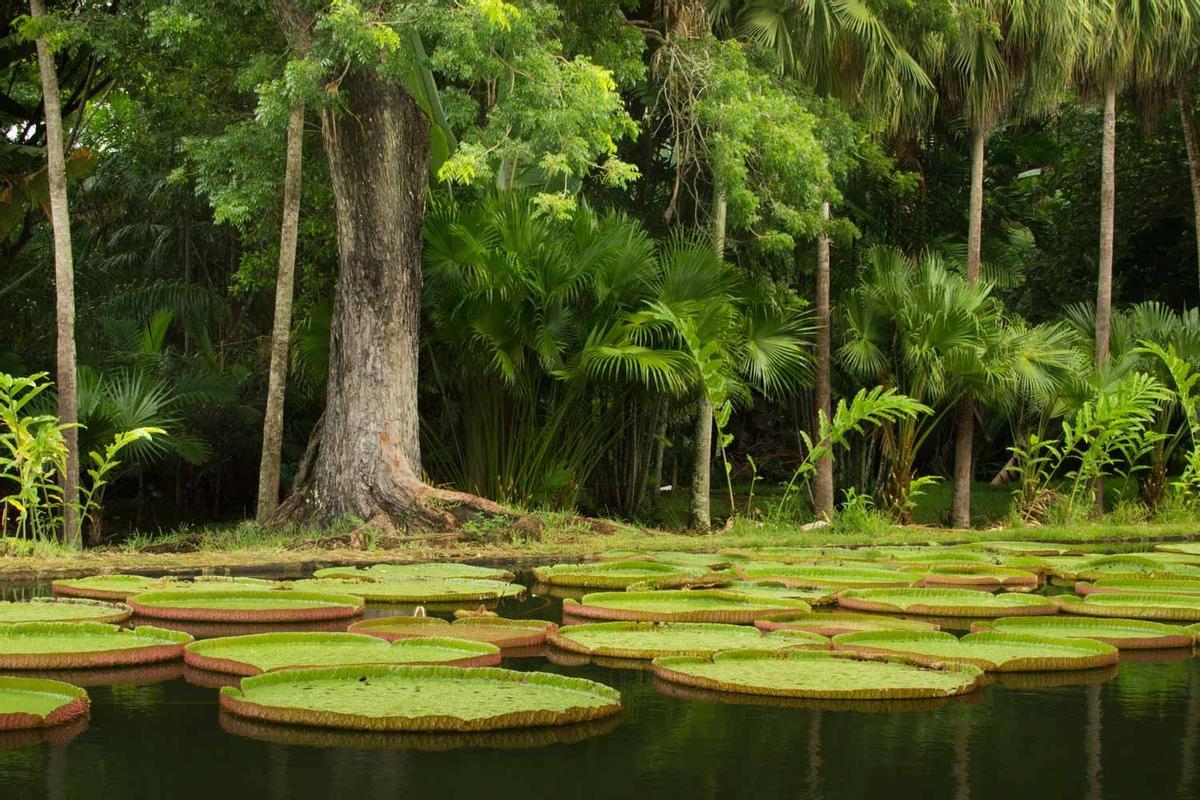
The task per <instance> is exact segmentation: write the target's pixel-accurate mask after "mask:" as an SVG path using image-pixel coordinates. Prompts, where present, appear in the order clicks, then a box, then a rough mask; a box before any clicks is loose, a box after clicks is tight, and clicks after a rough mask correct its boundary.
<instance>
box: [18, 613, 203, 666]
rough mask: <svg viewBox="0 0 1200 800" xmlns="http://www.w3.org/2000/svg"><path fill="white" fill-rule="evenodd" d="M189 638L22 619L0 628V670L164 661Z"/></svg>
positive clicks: (98, 624)
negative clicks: (20, 622)
mask: <svg viewBox="0 0 1200 800" xmlns="http://www.w3.org/2000/svg"><path fill="white" fill-rule="evenodd" d="M190 641H192V637H191V636H188V635H187V634H186V633H179V632H178V631H168V630H164V629H162V628H153V627H150V626H142V627H139V628H134V629H133V630H129V629H127V628H119V627H117V626H116V625H107V624H105V623H102V622H28V623H22V624H18V625H5V626H0V669H87V668H95V667H115V666H124V665H128V664H150V663H154V662H156V661H170V660H172V659H176V658H179V657H181V656H182V655H183V647H184V645H186V644H187V643H188V642H190Z"/></svg>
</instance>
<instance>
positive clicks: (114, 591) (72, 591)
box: [50, 573, 172, 600]
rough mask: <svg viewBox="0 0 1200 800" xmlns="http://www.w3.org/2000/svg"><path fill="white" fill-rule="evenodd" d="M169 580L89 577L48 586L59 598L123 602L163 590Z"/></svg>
mask: <svg viewBox="0 0 1200 800" xmlns="http://www.w3.org/2000/svg"><path fill="white" fill-rule="evenodd" d="M171 582H172V579H171V578H150V577H147V576H145V575H124V574H121V573H114V574H111V575H90V576H88V577H86V578H65V579H63V580H57V581H54V582H52V583H51V584H50V590H51V591H52V592H54V594H56V595H59V596H61V597H88V598H91V599H93V600H125V599H127V598H128V597H130V596H131V595H135V594H138V593H140V592H148V591H150V590H151V589H163V588H166V587H167V586H170V585H171Z"/></svg>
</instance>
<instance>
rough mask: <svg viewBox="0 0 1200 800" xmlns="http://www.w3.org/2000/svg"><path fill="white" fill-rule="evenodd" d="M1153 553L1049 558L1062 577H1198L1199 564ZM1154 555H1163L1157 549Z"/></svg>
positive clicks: (1096, 578) (1055, 573)
mask: <svg viewBox="0 0 1200 800" xmlns="http://www.w3.org/2000/svg"><path fill="white" fill-rule="evenodd" d="M1151 555H1153V554H1148V553H1139V554H1136V555H1131V554H1126V555H1115V556H1096V557H1093V558H1085V559H1081V560H1066V559H1061V560H1052V561H1051V564H1052V565H1053V566H1052V570H1051V571H1052V573H1053V574H1054V575H1055V576H1056V577H1058V578H1061V579H1063V580H1066V581H1095V580H1101V579H1105V578H1145V577H1148V576H1163V577H1166V576H1170V577H1180V576H1187V577H1196V578H1200V566H1194V565H1191V564H1179V563H1172V562H1170V561H1167V560H1163V559H1162V558H1153V557H1151ZM1158 555H1160V556H1161V555H1167V554H1166V553H1160V554H1158Z"/></svg>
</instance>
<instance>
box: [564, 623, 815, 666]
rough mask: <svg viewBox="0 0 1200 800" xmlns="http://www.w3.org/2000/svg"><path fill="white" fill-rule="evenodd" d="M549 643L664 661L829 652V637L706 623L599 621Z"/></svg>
mask: <svg viewBox="0 0 1200 800" xmlns="http://www.w3.org/2000/svg"><path fill="white" fill-rule="evenodd" d="M549 639H550V643H551V644H553V645H555V646H556V647H561V648H562V649H564V650H570V651H572V652H575V653H583V654H585V655H588V656H603V657H607V658H637V659H649V658H658V657H659V656H707V655H711V654H712V653H716V652H719V651H721V650H745V649H758V650H780V649H783V648H786V647H811V648H819V649H822V650H824V649H827V648H828V647H829V640H828V639H827V638H825V637H824V636H818V635H816V634H813V633H802V632H800V631H778V632H776V633H768V634H763V633H762V632H761V631H758V630H756V629H754V628H750V627H746V626H743V625H723V624H715V623H704V622H597V623H592V624H588V625H567V626H564V627H562V628H559V629H558V630H557V631H555V632H554V633H552V634H550V637H549Z"/></svg>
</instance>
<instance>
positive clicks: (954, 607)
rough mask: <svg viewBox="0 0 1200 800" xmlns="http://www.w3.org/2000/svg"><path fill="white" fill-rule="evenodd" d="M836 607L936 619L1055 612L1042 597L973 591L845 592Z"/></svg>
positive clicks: (905, 590)
mask: <svg viewBox="0 0 1200 800" xmlns="http://www.w3.org/2000/svg"><path fill="white" fill-rule="evenodd" d="M838 605H840V606H842V607H843V608H849V609H853V610H856V611H870V612H875V613H880V614H924V615H930V616H938V617H1008V616H1016V615H1023V614H1027V615H1038V614H1053V613H1055V612H1056V611H1057V607H1056V606H1055V605H1054V602H1053V601H1052V600H1050V599H1049V598H1046V597H1037V596H1034V595H1028V594H1013V593H1011V592H1003V593H1001V594H991V593H990V592H978V591H975V590H974V589H847V590H846V591H844V592H842V593H841V594H839V595H838Z"/></svg>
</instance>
